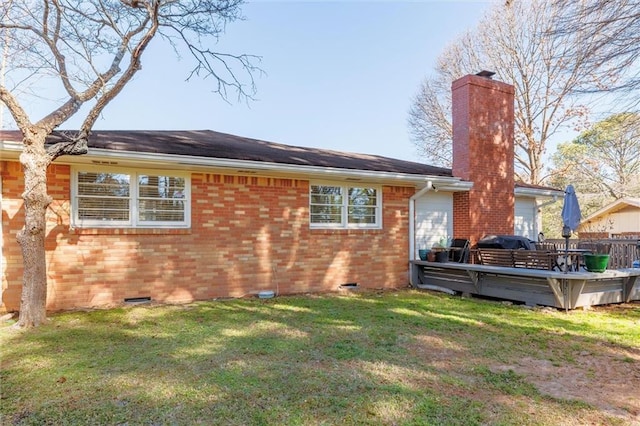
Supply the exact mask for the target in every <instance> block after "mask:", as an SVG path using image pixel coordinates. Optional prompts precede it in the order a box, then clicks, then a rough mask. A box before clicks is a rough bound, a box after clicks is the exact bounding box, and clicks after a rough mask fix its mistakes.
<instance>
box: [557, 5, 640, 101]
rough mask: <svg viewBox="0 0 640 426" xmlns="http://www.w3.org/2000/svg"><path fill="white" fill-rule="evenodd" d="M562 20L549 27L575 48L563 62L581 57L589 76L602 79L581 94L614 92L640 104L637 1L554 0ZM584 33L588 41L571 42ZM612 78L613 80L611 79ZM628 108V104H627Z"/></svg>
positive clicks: (638, 10) (638, 16)
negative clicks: (596, 76)
mask: <svg viewBox="0 0 640 426" xmlns="http://www.w3.org/2000/svg"><path fill="white" fill-rule="evenodd" d="M555 5H556V7H557V8H559V9H561V10H562V11H563V12H562V17H561V19H559V20H558V21H556V23H555V25H554V27H553V28H551V33H550V34H551V36H552V37H561V38H562V39H563V40H565V41H568V43H569V44H572V45H573V46H574V47H575V48H574V50H573V51H568V52H567V55H566V56H565V59H568V60H572V58H574V57H584V58H585V61H586V66H587V69H588V70H589V72H590V73H591V74H594V75H598V76H601V77H602V80H600V81H599V84H597V85H588V86H584V87H580V90H581V91H583V92H588V93H593V92H609V93H610V92H615V93H616V95H618V99H617V103H618V104H619V103H620V96H623V97H625V98H626V100H629V101H631V102H632V104H633V105H635V106H637V105H638V104H639V103H640V96H638V95H639V91H640V0H607V1H603V0H555ZM583 34H587V35H588V36H589V37H590V42H589V43H587V44H584V43H575V42H574V41H575V38H576V36H578V37H580V36H581V35H583ZM611 76H615V78H611ZM627 106H628V105H627Z"/></svg>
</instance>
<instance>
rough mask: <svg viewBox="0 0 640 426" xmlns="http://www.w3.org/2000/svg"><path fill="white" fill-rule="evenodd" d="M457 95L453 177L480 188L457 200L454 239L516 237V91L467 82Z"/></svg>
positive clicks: (460, 83)
mask: <svg viewBox="0 0 640 426" xmlns="http://www.w3.org/2000/svg"><path fill="white" fill-rule="evenodd" d="M452 90H453V94H452V96H453V167H452V169H453V170H452V171H453V175H454V176H456V177H460V178H462V179H465V180H470V181H472V182H474V186H473V188H472V189H471V191H470V192H469V193H468V194H455V195H454V206H455V207H454V214H453V223H454V235H455V236H456V237H457V238H470V239H471V240H472V242H475V241H477V240H478V239H479V238H481V237H482V236H484V235H486V234H512V233H513V226H514V219H513V214H514V213H513V212H514V206H515V196H514V185H515V182H514V164H513V156H514V143H513V117H514V115H513V114H514V111H513V99H514V98H513V96H514V90H513V87H512V86H511V85H508V84H505V83H502V82H499V81H494V80H490V79H488V78H484V77H478V76H473V75H472V76H466V77H462V78H460V79H458V80H456V81H454V82H453V84H452Z"/></svg>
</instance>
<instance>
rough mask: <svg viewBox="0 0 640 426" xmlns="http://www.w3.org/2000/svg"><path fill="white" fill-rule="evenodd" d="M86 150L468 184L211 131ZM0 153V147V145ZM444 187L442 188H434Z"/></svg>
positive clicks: (383, 162)
mask: <svg viewBox="0 0 640 426" xmlns="http://www.w3.org/2000/svg"><path fill="white" fill-rule="evenodd" d="M75 133H76V132H75V131H57V132H54V133H53V134H52V135H51V136H50V137H49V138H48V141H47V142H48V143H55V142H59V141H61V140H63V138H64V135H65V134H69V135H73V134H75ZM2 141H7V142H15V143H20V142H22V134H21V133H20V132H19V131H17V130H11V131H6V130H5V131H0V142H2ZM89 148H90V149H94V150H105V151H109V152H121V153H127V152H133V153H142V154H155V155H166V156H185V157H192V158H193V157H197V158H208V159H223V160H235V161H241V162H242V161H246V162H251V163H254V164H255V163H269V164H276V165H277V164H280V165H287V166H294V167H295V166H299V167H314V168H326V169H329V168H330V169H340V170H352V171H365V172H381V173H386V174H398V175H405V176H415V179H422V180H424V179H423V178H429V177H436V178H438V177H440V178H442V179H443V180H444V181H449V182H453V181H459V182H460V183H459V184H454V186H453V187H449V189H451V190H465V188H466V189H467V190H468V189H469V188H470V186H471V183H470V182H464V181H462V180H460V179H459V178H456V177H454V176H453V174H452V170H451V169H450V168H444V167H436V166H430V165H428V164H423V163H418V162H413V161H405V160H398V159H395V158H389V157H382V156H378V155H368V154H356V153H349V152H342V151H333V150H327V149H317V148H307V147H300V146H292V145H284V144H280V143H274V142H267V141H263V140H259V139H251V138H246V137H241V136H235V135H230V134H227V133H220V132H214V131H212V130H198V131H190V130H153V131H148V130H94V131H92V132H91V136H90V137H89ZM0 149H2V145H0ZM439 188H443V189H446V188H447V186H446V185H445V186H439ZM515 191H516V194H518V195H524V196H549V197H551V196H557V195H558V194H562V191H560V190H557V189H555V188H549V187H545V186H538V185H529V184H525V183H522V182H517V183H516V188H515Z"/></svg>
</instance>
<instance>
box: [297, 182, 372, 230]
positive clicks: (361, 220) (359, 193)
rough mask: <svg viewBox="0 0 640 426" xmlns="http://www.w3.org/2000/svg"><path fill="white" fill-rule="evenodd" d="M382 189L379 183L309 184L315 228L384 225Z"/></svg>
mask: <svg viewBox="0 0 640 426" xmlns="http://www.w3.org/2000/svg"><path fill="white" fill-rule="evenodd" d="M381 206H382V191H381V190H380V188H379V187H376V186H359V185H358V186H356V185H345V184H336V183H311V185H309V223H310V224H311V227H312V228H381V227H382V216H381V210H382V209H381Z"/></svg>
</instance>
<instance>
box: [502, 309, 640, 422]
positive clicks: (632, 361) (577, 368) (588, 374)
mask: <svg viewBox="0 0 640 426" xmlns="http://www.w3.org/2000/svg"><path fill="white" fill-rule="evenodd" d="M630 306H631V305H628V304H627V305H625V304H620V305H611V306H600V307H598V308H596V310H607V311H618V312H624V311H625V310H628V309H629V308H630ZM633 306H636V305H635V304H634V305H633ZM495 368H496V369H498V370H508V369H511V370H513V371H514V372H516V373H518V374H521V375H523V376H525V377H527V381H528V382H529V383H531V384H533V385H534V386H536V388H537V389H538V390H539V391H540V393H542V394H544V395H549V396H551V397H554V398H558V399H565V400H575V401H582V402H585V403H588V404H590V405H592V406H594V407H598V408H599V409H600V410H602V411H604V412H606V413H608V414H610V415H613V416H616V417H619V418H621V419H622V420H624V421H627V422H629V423H630V424H632V425H640V348H620V347H614V346H613V345H606V344H599V345H597V346H593V347H589V348H585V349H584V350H583V351H581V352H579V353H578V356H576V358H575V359H572V360H566V361H557V360H554V361H550V360H544V359H536V358H532V357H525V358H522V359H520V360H519V361H518V362H517V363H516V364H515V365H501V366H496V367H495Z"/></svg>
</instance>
